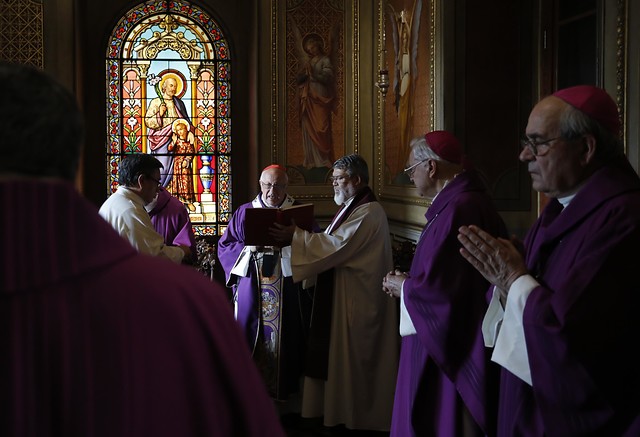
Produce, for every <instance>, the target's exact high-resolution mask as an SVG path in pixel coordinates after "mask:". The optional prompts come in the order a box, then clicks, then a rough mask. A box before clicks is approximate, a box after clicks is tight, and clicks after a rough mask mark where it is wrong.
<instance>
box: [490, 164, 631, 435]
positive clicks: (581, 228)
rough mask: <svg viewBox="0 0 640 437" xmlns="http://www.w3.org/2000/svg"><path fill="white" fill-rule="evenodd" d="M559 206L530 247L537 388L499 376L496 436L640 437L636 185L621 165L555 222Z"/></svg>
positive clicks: (529, 342) (531, 353)
mask: <svg viewBox="0 0 640 437" xmlns="http://www.w3.org/2000/svg"><path fill="white" fill-rule="evenodd" d="M558 208H559V204H558V202H557V201H556V200H555V199H554V200H551V201H550V202H549V204H548V205H547V207H546V208H545V211H544V212H543V213H542V215H541V216H540V218H539V219H538V220H537V221H536V223H535V224H534V225H533V227H532V228H531V230H530V231H529V233H528V234H527V237H526V239H525V247H526V250H527V257H526V259H527V265H528V267H529V269H530V270H531V272H532V274H533V275H535V276H536V279H537V281H538V282H539V283H540V286H539V287H537V288H535V289H534V290H533V291H532V292H531V294H530V295H529V297H528V299H527V302H526V306H525V309H524V320H523V323H524V331H525V339H526V347H527V353H528V357H529V365H530V368H531V378H532V382H533V386H529V385H528V384H526V383H525V382H523V381H521V380H520V379H518V378H517V377H515V376H514V375H513V374H511V373H510V372H508V371H507V370H504V369H503V370H502V380H501V390H500V411H499V417H498V420H499V423H498V435H500V436H513V435H522V436H542V435H547V436H573V435H598V436H614V435H615V436H623V435H624V436H638V435H640V398H639V397H638V393H640V372H638V369H639V368H640V360H639V359H638V358H637V356H638V354H637V353H636V352H635V351H634V347H633V345H634V344H636V343H637V341H638V333H639V332H640V317H638V313H637V309H638V308H640V293H638V278H637V275H636V272H637V268H638V260H637V257H636V256H634V255H633V254H635V253H636V252H637V250H638V247H639V246H640V179H638V176H637V174H636V173H635V171H634V170H633V168H631V166H630V165H629V163H628V162H627V161H626V159H624V160H620V162H615V163H613V164H611V165H608V166H605V167H603V168H601V169H599V170H598V171H597V172H596V173H594V174H593V175H592V176H591V177H590V178H589V179H588V180H587V182H586V183H585V184H584V185H583V186H582V188H581V189H580V191H578V193H577V194H576V196H575V197H574V198H573V200H572V201H571V203H570V204H569V205H568V206H567V207H566V208H565V209H564V211H562V213H561V214H560V215H559V216H557V218H555V220H553V221H551V220H550V217H549V216H550V215H557V210H558ZM554 210H556V211H555V212H554Z"/></svg>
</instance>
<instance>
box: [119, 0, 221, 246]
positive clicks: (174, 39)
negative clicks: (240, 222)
mask: <svg viewBox="0 0 640 437" xmlns="http://www.w3.org/2000/svg"><path fill="white" fill-rule="evenodd" d="M230 65H231V62H230V59H229V50H228V45H227V43H226V41H225V39H224V37H223V35H222V32H221V31H220V29H219V27H218V24H217V23H216V22H215V21H214V20H212V19H211V17H210V16H208V14H206V12H204V11H202V10H200V9H199V8H197V7H195V6H193V5H191V4H189V3H188V2H180V1H173V2H169V3H167V2H162V1H160V0H158V1H148V2H146V3H143V4H140V5H138V6H136V7H134V8H132V9H131V10H130V11H128V12H127V13H126V14H125V15H124V16H123V17H122V19H121V20H120V22H119V23H118V24H117V25H116V27H115V28H114V31H113V33H112V37H111V39H110V41H109V44H108V50H107V90H108V96H107V98H108V102H107V105H108V114H109V119H108V150H107V172H108V175H109V181H110V183H109V192H110V193H111V192H113V191H115V190H116V189H117V187H118V166H119V163H120V160H121V159H122V158H123V157H124V156H126V155H127V154H130V153H149V154H152V155H153V156H155V157H156V158H157V159H158V160H159V161H160V163H161V164H162V166H163V168H162V169H161V176H160V181H159V184H160V185H162V186H163V187H165V189H166V190H167V191H169V192H170V193H171V194H172V195H173V196H174V197H176V198H178V199H179V200H180V201H181V202H182V203H183V204H184V205H185V208H186V209H187V210H188V212H189V216H190V219H191V222H192V223H193V224H194V231H195V233H196V235H220V234H222V232H223V231H224V228H225V227H226V224H227V223H228V221H229V219H230V215H231V184H230V176H231V166H230V162H231V156H230V154H231V122H230V107H229V106H230Z"/></svg>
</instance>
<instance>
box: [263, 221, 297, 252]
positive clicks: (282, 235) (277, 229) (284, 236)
mask: <svg viewBox="0 0 640 437" xmlns="http://www.w3.org/2000/svg"><path fill="white" fill-rule="evenodd" d="M295 232H296V223H295V221H293V220H291V225H289V226H286V225H281V224H279V223H274V224H272V225H271V227H269V235H270V236H272V237H273V238H274V239H275V240H276V241H277V242H279V243H281V244H282V247H285V246H290V245H291V241H292V240H293V234H294V233H295Z"/></svg>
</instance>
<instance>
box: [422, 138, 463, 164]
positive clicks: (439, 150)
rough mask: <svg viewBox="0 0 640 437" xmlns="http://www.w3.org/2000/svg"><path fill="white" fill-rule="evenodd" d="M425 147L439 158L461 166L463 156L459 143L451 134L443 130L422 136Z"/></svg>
mask: <svg viewBox="0 0 640 437" xmlns="http://www.w3.org/2000/svg"><path fill="white" fill-rule="evenodd" d="M424 139H425V140H427V146H429V148H430V149H431V150H433V151H434V152H435V154H436V155H438V156H439V157H440V158H442V159H444V160H445V161H449V162H451V163H454V164H459V165H462V164H463V163H464V155H463V153H462V146H460V141H458V139H457V138H456V137H455V136H453V135H452V134H451V133H449V132H447V131H444V130H434V131H433V132H429V133H428V134H426V135H425V136H424Z"/></svg>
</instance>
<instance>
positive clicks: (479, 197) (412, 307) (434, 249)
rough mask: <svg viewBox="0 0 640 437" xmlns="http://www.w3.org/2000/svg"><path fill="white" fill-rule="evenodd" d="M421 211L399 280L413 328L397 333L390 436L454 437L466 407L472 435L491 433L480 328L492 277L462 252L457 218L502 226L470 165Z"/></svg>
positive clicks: (492, 401) (495, 229)
mask: <svg viewBox="0 0 640 437" xmlns="http://www.w3.org/2000/svg"><path fill="white" fill-rule="evenodd" d="M425 217H426V219H427V224H426V226H425V229H424V231H423V233H422V235H421V238H420V241H419V242H418V245H417V247H416V252H415V255H414V257H413V262H412V264H411V269H410V271H409V277H408V278H407V280H406V281H405V282H404V302H405V305H406V307H407V310H408V312H409V314H410V316H411V320H412V322H413V324H414V326H415V328H416V332H417V334H414V335H408V336H405V337H403V338H402V346H401V353H400V368H399V372H398V380H397V385H396V394H395V400H394V409H393V419H392V425H391V435H392V436H397V437H409V436H429V435H433V436H439V437H440V436H451V437H454V436H459V435H462V432H463V428H464V427H465V420H463V417H464V416H465V415H466V416H467V417H468V416H469V414H470V416H471V420H469V419H467V420H466V422H467V424H469V423H470V428H471V429H472V430H473V432H474V433H475V434H476V435H483V434H489V435H491V434H492V433H493V432H494V429H495V427H494V424H495V411H496V397H497V372H498V368H497V366H496V365H495V364H493V363H491V362H490V354H489V350H487V349H486V348H485V347H484V342H483V339H482V331H481V325H482V319H483V317H484V314H485V311H486V309H487V300H486V297H485V296H486V292H487V289H488V287H489V283H488V282H487V281H486V280H485V279H484V278H483V277H482V275H481V274H480V273H479V272H478V271H477V270H476V269H475V268H474V267H473V266H472V265H471V264H470V263H468V262H467V261H466V260H465V259H464V258H463V257H462V256H461V255H460V253H459V248H460V243H459V242H458V240H457V235H458V228H459V227H460V226H462V225H465V226H468V225H472V224H473V225H477V226H479V227H480V228H482V229H484V230H485V231H487V232H489V233H490V234H491V235H493V236H500V237H505V236H506V235H507V233H506V228H505V225H504V223H503V221H502V219H501V218H500V216H499V215H498V213H497V212H496V209H495V206H494V205H493V202H492V200H491V198H490V197H489V195H488V194H487V193H486V191H485V187H484V185H483V184H482V182H481V181H480V179H479V178H478V176H477V175H476V173H475V172H474V171H472V170H469V171H465V172H463V173H460V174H459V175H458V176H457V177H456V178H455V179H453V180H452V181H451V182H449V183H448V184H447V185H446V186H445V188H444V189H443V190H442V191H441V192H440V193H439V194H438V196H437V197H436V198H435V200H434V201H433V203H432V205H431V206H430V207H429V209H428V210H427V212H426V215H425ZM467 430H469V428H468V427H467Z"/></svg>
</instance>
